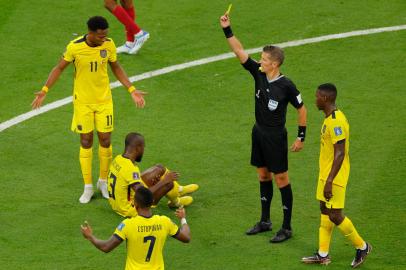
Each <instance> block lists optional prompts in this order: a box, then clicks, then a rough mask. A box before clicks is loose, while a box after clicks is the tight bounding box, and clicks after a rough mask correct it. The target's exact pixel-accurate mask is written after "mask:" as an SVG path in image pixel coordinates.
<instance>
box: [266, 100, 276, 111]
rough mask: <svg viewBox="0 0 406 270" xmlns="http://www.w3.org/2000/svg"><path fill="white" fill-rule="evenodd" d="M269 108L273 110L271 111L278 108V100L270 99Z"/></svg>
mask: <svg viewBox="0 0 406 270" xmlns="http://www.w3.org/2000/svg"><path fill="white" fill-rule="evenodd" d="M268 108H269V110H271V111H274V110H276V108H278V101H275V100H273V99H270V100H269V102H268Z"/></svg>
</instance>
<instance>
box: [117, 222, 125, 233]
mask: <svg viewBox="0 0 406 270" xmlns="http://www.w3.org/2000/svg"><path fill="white" fill-rule="evenodd" d="M124 226H125V224H124V223H120V224H119V225H118V226H117V230H119V231H120V232H121V231H122V230H123V228H124Z"/></svg>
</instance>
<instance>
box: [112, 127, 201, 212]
mask: <svg viewBox="0 0 406 270" xmlns="http://www.w3.org/2000/svg"><path fill="white" fill-rule="evenodd" d="M144 148H145V142H144V137H143V136H142V135H141V134H139V133H134V132H133V133H129V134H128V135H127V136H126V138H125V150H124V153H123V154H122V155H118V156H117V157H116V158H115V159H114V160H113V162H112V163H111V165H110V171H109V174H108V192H109V197H110V198H109V202H110V205H111V207H112V208H113V210H114V211H116V212H117V213H118V214H119V215H121V216H124V217H134V216H136V215H137V211H136V210H135V209H134V206H133V204H132V203H133V201H134V194H135V191H136V190H137V188H139V187H141V186H144V187H147V188H148V189H149V190H150V191H151V192H152V194H153V197H154V205H156V204H158V202H159V201H160V199H161V198H162V197H163V196H165V195H166V197H167V198H168V199H169V202H168V206H169V207H179V206H187V205H190V204H191V203H192V202H193V198H192V197H191V196H185V195H186V194H189V193H192V192H194V191H196V190H197V189H198V188H199V186H198V185H196V184H191V185H187V186H180V185H179V184H178V182H177V181H176V179H177V178H178V177H179V174H178V173H177V172H170V171H169V170H168V169H166V168H165V167H164V166H162V165H155V166H153V167H151V168H149V169H148V170H146V171H145V172H143V173H142V174H141V173H140V169H139V168H138V166H137V164H135V162H141V160H142V156H143V154H144Z"/></svg>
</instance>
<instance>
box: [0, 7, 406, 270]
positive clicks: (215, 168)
mask: <svg viewBox="0 0 406 270" xmlns="http://www.w3.org/2000/svg"><path fill="white" fill-rule="evenodd" d="M232 3H233V10H232V12H231V17H232V25H233V30H234V33H235V35H236V36H237V37H238V38H239V39H240V40H241V41H242V43H243V44H244V46H245V48H247V49H248V48H255V47H259V46H262V45H264V44H268V43H279V42H284V41H289V40H297V39H303V38H310V37H315V36H322V35H327V34H334V33H341V32H348V31H353V30H360V29H369V28H376V27H384V26H392V25H402V24H406V17H405V11H406V4H405V2H404V1H401V0H390V1H377V0H359V1H345V0H332V1H323V0H315V1H293V0H290V1H265V0H257V1H243V0H235V1H232ZM135 4H136V11H137V15H138V22H139V24H140V25H141V26H142V27H143V28H145V29H146V30H147V31H149V32H150V33H151V39H150V40H149V41H148V42H147V43H146V44H145V47H143V48H142V50H141V51H140V53H139V55H136V56H127V55H120V56H119V61H120V63H121V64H122V65H123V67H124V68H125V70H126V71H127V73H128V74H129V75H136V74H140V73H143V72H147V71H151V70H155V69H158V68H162V67H166V66H169V65H174V64H179V63H183V62H188V61H192V60H196V59H200V58H204V57H209V56H213V55H218V54H221V53H224V52H228V51H229V49H228V47H227V43H226V41H225V40H224V36H223V33H222V31H221V29H220V27H219V23H218V18H219V16H220V15H221V14H222V13H223V12H224V11H225V10H226V9H227V7H228V4H229V2H228V1H214V0H207V1H184V0H180V1H175V0H169V1H164V0H156V1H135ZM0 10H2V12H0V40H1V50H0V59H1V66H2V68H1V72H0V122H4V121H6V120H8V119H10V118H12V117H14V116H17V115H19V114H22V113H25V112H27V111H29V110H30V103H31V101H32V99H33V97H34V95H33V93H34V92H36V91H38V90H39V89H40V88H41V87H42V85H43V83H44V81H45V80H46V78H47V75H48V72H49V71H50V69H51V68H52V67H53V66H54V65H55V64H56V63H57V61H58V58H59V57H60V55H61V54H62V52H63V51H64V48H65V46H66V44H67V43H68V42H69V41H70V40H71V39H73V38H74V36H73V34H74V33H79V34H81V33H84V32H85V31H86V27H85V26H86V25H85V22H86V20H87V19H88V17H90V16H93V15H97V14H98V15H103V16H105V17H106V18H107V19H108V20H109V23H110V37H112V38H113V39H114V40H115V42H116V44H117V45H121V43H122V42H123V39H124V33H123V27H122V25H121V24H120V23H119V22H118V21H117V20H116V19H115V18H114V17H113V16H112V15H111V14H109V13H108V12H107V11H106V10H105V9H104V8H103V1H101V0H100V1H91V0H70V1H51V0H40V1H26V0H15V1H1V2H0ZM405 44H406V31H397V32H390V33H381V34H374V35H368V36H360V37H352V38H347V39H340V40H335V41H326V42H321V43H315V44H309V45H304V46H299V47H292V48H286V50H285V54H286V62H285V63H284V65H283V66H282V72H283V73H284V74H286V75H287V76H288V77H290V78H291V79H292V80H293V81H294V82H295V83H296V85H297V86H298V88H299V89H300V90H301V92H302V96H303V99H304V102H305V104H306V105H307V108H308V135H307V139H306V142H305V148H304V150H303V151H302V152H300V153H292V154H290V156H289V162H290V164H289V165H290V166H289V173H290V178H291V182H292V187H293V192H294V209H293V212H294V213H293V224H292V226H293V230H294V237H293V239H291V240H290V241H288V242H286V243H283V244H280V245H271V244H270V243H269V242H268V241H269V239H270V237H271V235H273V233H265V234H262V235H258V236H252V237H248V236H245V234H244V231H245V230H246V229H247V228H248V227H249V226H251V225H253V223H254V222H255V221H257V219H258V217H259V210H260V208H259V206H260V204H259V194H258V193H259V191H258V189H259V188H258V183H257V180H256V174H255V170H254V168H252V167H251V166H250V165H249V155H250V131H251V127H252V124H253V121H254V114H253V110H254V107H253V81H252V79H251V77H250V75H249V74H248V73H247V72H246V71H244V70H243V69H242V68H241V66H240V65H239V63H238V61H237V60H236V59H229V60H224V61H220V62H216V63H212V64H207V65H202V66H198V67H194V68H190V69H186V70H183V71H177V72H173V73H169V74H166V75H163V76H158V77H155V78H151V79H147V80H143V81H140V82H137V83H135V85H136V86H137V88H139V89H143V90H146V91H148V92H149V95H148V97H147V98H146V102H147V107H146V108H145V109H143V110H137V109H136V108H135V106H134V105H133V104H132V101H131V99H130V97H129V95H128V93H127V92H126V91H125V90H124V89H123V88H122V87H120V88H117V89H114V90H113V96H114V105H115V131H114V133H113V151H114V155H117V154H120V153H121V152H122V149H123V138H124V136H125V134H127V133H128V132H130V131H138V132H141V133H142V134H144V135H145V137H146V149H145V151H146V152H145V156H144V160H143V162H142V163H141V167H142V168H144V169H145V168H147V167H149V166H151V165H153V164H154V163H157V162H160V163H163V164H166V165H167V166H169V167H170V168H172V169H174V170H177V171H179V172H181V174H182V178H181V182H182V183H192V182H196V183H198V184H199V185H200V187H201V189H200V190H199V191H198V192H197V193H196V194H195V195H194V199H195V202H194V203H193V205H192V206H190V207H189V208H188V209H187V213H188V222H189V224H190V226H191V230H192V242H191V243H190V244H189V245H182V244H181V243H178V242H177V241H174V240H172V239H169V240H168V242H167V245H166V248H165V265H166V268H167V269H202V270H211V269H213V270H214V269H216V270H217V269H244V270H246V269H318V266H307V265H302V264H301V263H300V258H301V257H302V256H305V255H309V254H311V253H312V252H314V251H315V250H316V248H317V239H318V223H319V210H318V202H317V201H316V200H315V195H314V194H315V189H316V177H317V174H318V172H317V168H318V153H319V128H320V125H321V123H322V121H323V115H322V113H321V112H318V111H317V109H316V107H315V105H314V100H315V97H314V94H315V88H316V87H317V85H319V84H320V83H324V82H333V83H335V84H336V85H337V87H338V91H339V95H338V105H339V107H340V109H342V110H343V111H344V113H345V114H346V116H347V118H348V119H349V122H350V125H351V139H350V141H351V147H350V153H351V176H350V184H349V187H348V191H347V201H346V209H345V213H346V214H347V215H348V216H349V217H350V218H351V219H352V221H353V222H354V224H355V226H356V227H357V229H358V231H359V232H360V234H361V235H362V236H363V237H364V238H365V239H366V240H367V241H369V242H370V243H371V244H372V245H373V246H374V250H373V253H372V254H371V255H370V256H369V257H368V259H367V261H366V263H365V264H364V265H363V266H362V269H405V268H406V259H405V258H406V250H405V248H404V243H405V240H406V237H405V233H404V228H405V226H406V212H405V209H406V203H405V192H406V188H405V185H404V181H405V179H406V169H405V168H406V143H405V139H404V136H405V134H406V121H405V119H406V113H405V110H404V108H403V107H404V105H403V103H404V101H405V100H406V92H405V89H406V80H405V62H406V57H405V52H406V45H405ZM253 57H254V58H258V54H255V55H253ZM72 73H73V69H72V67H70V68H68V70H66V71H65V73H64V74H63V75H62V77H61V78H60V80H59V81H58V83H57V84H56V85H55V86H54V87H53V88H52V89H51V90H50V92H49V94H48V96H47V99H46V103H49V102H52V101H55V100H58V99H61V98H64V97H66V96H68V95H70V94H71V91H72V90H71V89H72ZM111 81H115V79H114V77H112V76H111ZM71 117H72V106H71V105H67V106H64V107H61V108H58V109H56V110H53V111H50V112H48V113H45V114H42V115H40V116H38V117H35V118H33V119H30V120H28V121H25V122H23V123H20V124H18V125H17V126H14V127H11V128H9V129H7V130H5V131H3V132H1V133H0V172H1V175H2V176H1V180H0V186H1V193H0V194H1V196H0V268H1V269H123V268H124V265H125V252H126V250H125V245H122V246H121V247H119V248H118V249H117V250H115V251H113V252H111V253H109V254H103V253H101V252H99V251H98V250H96V249H95V248H94V247H93V246H91V244H89V243H88V242H87V241H85V240H84V239H83V237H82V235H81V233H80V230H79V225H80V224H81V223H82V222H83V221H84V220H88V221H89V223H90V224H91V225H92V226H93V228H94V232H95V234H96V235H97V236H99V237H101V238H107V237H109V236H110V235H111V233H112V232H113V230H114V228H115V226H116V225H117V224H118V223H119V222H120V220H121V218H120V217H119V216H117V215H116V214H115V213H113V212H112V211H111V210H110V208H109V205H108V202H107V201H106V200H104V199H102V198H101V196H100V195H99V194H98V195H97V196H96V198H95V199H93V200H92V201H91V203H89V204H87V205H81V204H80V203H79V202H78V198H79V196H80V194H81V192H82V180H81V175H80V169H79V164H78V150H79V138H78V136H77V135H76V134H73V133H72V132H70V130H69V127H70V122H71ZM296 126H297V125H296V113H295V111H294V110H293V109H292V108H289V111H288V119H287V128H288V131H289V140H290V141H289V143H291V142H292V140H293V139H294V138H295V133H296ZM94 153H97V151H94ZM94 161H95V162H94V172H96V171H97V167H98V162H97V161H98V159H97V156H96V155H95V156H94ZM96 177H97V174H96V173H95V174H94V178H96ZM274 190H275V192H274V194H275V196H274V200H273V203H272V216H271V217H272V221H273V223H274V227H275V230H277V229H278V227H279V226H280V224H281V219H282V209H281V206H280V205H281V202H280V194H279V192H278V190H277V189H276V188H275V189H274ZM155 213H160V214H165V215H168V216H170V217H172V218H175V217H174V215H173V213H172V212H171V211H170V210H169V209H167V207H166V205H165V200H163V201H162V203H161V204H160V205H159V207H158V208H157V209H156V210H155ZM354 253H355V252H354V250H353V248H352V246H351V245H350V243H348V242H347V241H346V240H345V239H344V237H342V236H341V234H340V233H339V232H338V230H337V229H336V230H335V232H334V235H333V239H332V245H331V256H332V260H333V262H332V264H331V265H329V266H328V268H329V269H349V268H350V266H349V264H350V262H351V260H352V258H353V256H354Z"/></svg>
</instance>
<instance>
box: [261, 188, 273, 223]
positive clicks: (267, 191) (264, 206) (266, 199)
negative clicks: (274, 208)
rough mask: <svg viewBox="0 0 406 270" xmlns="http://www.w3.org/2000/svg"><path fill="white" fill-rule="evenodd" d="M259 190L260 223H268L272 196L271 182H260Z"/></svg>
mask: <svg viewBox="0 0 406 270" xmlns="http://www.w3.org/2000/svg"><path fill="white" fill-rule="evenodd" d="M259 190H260V193H261V221H265V222H269V221H270V211H271V201H272V196H273V185H272V181H269V180H268V181H264V182H263V181H260V182H259Z"/></svg>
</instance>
